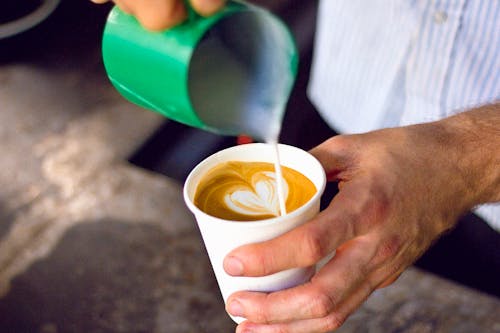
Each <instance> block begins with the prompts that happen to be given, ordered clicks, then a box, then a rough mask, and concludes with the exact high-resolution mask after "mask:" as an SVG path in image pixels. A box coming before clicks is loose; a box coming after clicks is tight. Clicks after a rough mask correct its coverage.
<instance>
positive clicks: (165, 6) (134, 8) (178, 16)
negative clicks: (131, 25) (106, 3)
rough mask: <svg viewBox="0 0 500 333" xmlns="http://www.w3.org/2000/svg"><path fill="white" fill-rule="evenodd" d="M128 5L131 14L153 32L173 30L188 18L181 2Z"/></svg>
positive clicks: (161, 0) (177, 0)
mask: <svg viewBox="0 0 500 333" xmlns="http://www.w3.org/2000/svg"><path fill="white" fill-rule="evenodd" d="M128 4H129V9H130V12H131V13H132V14H133V15H134V16H135V17H136V18H137V20H138V21H139V22H140V23H141V25H142V26H143V27H144V28H146V29H148V30H151V31H160V30H164V29H167V28H171V27H173V26H175V25H178V24H180V23H181V22H183V21H184V20H185V19H186V17H187V12H186V7H185V6H184V3H183V2H182V1H180V0H175V1H174V0H170V1H165V0H148V1H146V2H140V1H133V2H128ZM118 5H119V4H118Z"/></svg>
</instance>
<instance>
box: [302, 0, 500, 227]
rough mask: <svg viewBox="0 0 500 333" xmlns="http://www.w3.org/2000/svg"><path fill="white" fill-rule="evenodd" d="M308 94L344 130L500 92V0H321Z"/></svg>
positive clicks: (473, 102) (403, 121)
mask: <svg viewBox="0 0 500 333" xmlns="http://www.w3.org/2000/svg"><path fill="white" fill-rule="evenodd" d="M309 96H310V98H311V100H312V102H313V103H314V104H315V106H316V107H317V108H318V110H319V112H320V113H321V115H322V116H323V118H324V119H325V120H326V121H327V122H328V123H329V124H330V125H331V126H332V127H333V128H334V129H336V130H337V131H339V132H340V133H359V132H366V131H370V130H374V129H379V128H384V127H393V126H399V125H407V124H415V123H421V122H428V121H434V120H437V119H441V118H443V117H446V116H450V115H452V114H454V113H457V112H460V111H462V110H466V109H467V108H471V107H473V106H478V105H481V104H485V103H489V102H493V101H498V100H500V0H322V1H321V2H320V6H319V14H318V25H317V32H316V47H315V56H314V62H313V68H312V73H311V83H310V87H309ZM476 212H477V213H478V214H479V215H480V216H481V217H483V218H484V219H485V220H486V221H488V223H490V224H491V225H492V226H493V227H494V228H495V229H497V230H499V231H500V204H490V205H483V206H481V207H479V208H478V209H477V211H476Z"/></svg>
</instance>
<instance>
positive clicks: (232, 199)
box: [194, 161, 316, 221]
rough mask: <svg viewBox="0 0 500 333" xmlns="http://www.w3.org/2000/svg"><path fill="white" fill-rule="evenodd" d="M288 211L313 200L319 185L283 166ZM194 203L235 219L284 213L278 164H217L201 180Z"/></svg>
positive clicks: (210, 212)
mask: <svg viewBox="0 0 500 333" xmlns="http://www.w3.org/2000/svg"><path fill="white" fill-rule="evenodd" d="M282 172H283V179H284V181H283V192H284V193H283V194H284V197H285V202H286V211H287V212H292V211H294V210H295V209H297V208H299V207H300V206H302V205H304V204H305V203H306V202H307V201H309V200H310V199H311V198H312V196H313V195H314V193H316V187H315V186H314V184H313V183H312V182H311V181H310V180H309V179H308V178H307V177H305V176H304V175H303V174H301V173H300V172H298V171H296V170H293V169H291V168H288V167H284V166H282ZM194 204H195V205H196V206H197V207H198V208H200V209H201V210H202V211H204V212H205V213H207V214H209V215H212V216H216V217H220V218H223V219H226V220H234V221H253V220H263V219H268V218H273V217H276V216H279V215H280V208H279V200H278V188H277V182H276V175H275V172H274V165H273V164H272V163H266V162H240V161H231V162H225V163H222V164H219V165H217V166H216V167H214V168H213V169H211V170H210V171H208V172H207V174H206V175H204V176H203V178H202V180H201V182H200V183H199V184H198V187H197V189H196V194H195V198H194Z"/></svg>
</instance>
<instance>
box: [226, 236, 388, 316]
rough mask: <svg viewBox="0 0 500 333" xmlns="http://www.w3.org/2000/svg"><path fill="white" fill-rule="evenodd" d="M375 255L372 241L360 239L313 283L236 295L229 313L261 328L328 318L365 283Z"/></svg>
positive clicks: (325, 268)
mask: <svg viewBox="0 0 500 333" xmlns="http://www.w3.org/2000/svg"><path fill="white" fill-rule="evenodd" d="M376 252H377V251H376V248H375V245H374V242H373V241H371V240H370V239H369V238H368V237H358V238H356V239H354V240H352V241H350V242H348V243H347V244H346V245H345V246H343V247H342V248H340V249H339V250H338V251H337V253H336V255H335V256H334V257H333V259H332V260H330V262H329V263H328V264H326V265H325V266H324V267H323V268H322V269H321V271H320V272H319V273H317V275H316V276H314V277H313V279H312V280H311V282H309V283H306V284H304V285H301V286H298V287H295V288H291V289H287V290H283V291H278V292H274V293H269V294H265V293H252V292H238V293H235V294H233V295H231V296H230V297H229V299H228V302H227V311H228V312H229V313H230V314H232V315H234V316H240V317H244V318H246V319H248V320H249V321H251V322H254V323H261V324H262V323H265V324H267V323H280V322H288V321H291V320H297V319H313V318H322V317H325V316H327V315H328V314H330V313H331V312H332V311H334V310H335V309H336V307H337V306H338V305H339V304H341V303H343V302H345V300H346V298H347V297H348V296H349V295H350V294H351V292H352V291H354V290H356V289H357V288H358V287H359V286H360V285H361V284H363V283H366V280H367V278H368V276H369V275H370V270H371V269H372V261H373V259H374V258H375V256H376ZM381 281H382V278H381V280H380V281H377V284H376V285H373V286H372V287H371V289H372V290H373V289H375V287H376V286H377V285H378V284H379V282H381ZM235 310H236V311H235Z"/></svg>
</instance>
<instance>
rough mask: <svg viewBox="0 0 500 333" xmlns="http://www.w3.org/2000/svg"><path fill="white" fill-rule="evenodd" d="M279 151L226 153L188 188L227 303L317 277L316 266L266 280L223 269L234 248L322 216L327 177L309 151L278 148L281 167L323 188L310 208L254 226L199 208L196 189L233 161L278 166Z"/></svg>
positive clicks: (260, 147) (257, 146)
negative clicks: (220, 166) (238, 294)
mask: <svg viewBox="0 0 500 333" xmlns="http://www.w3.org/2000/svg"><path fill="white" fill-rule="evenodd" d="M274 149H275V148H274V146H272V145H268V144H263V143H254V144H246V145H240V146H235V147H231V148H228V149H225V150H222V151H220V152H217V153H215V154H214V155H211V156H210V157H208V158H207V159H205V160H204V161H202V162H201V163H200V164H198V166H196V167H195V168H194V169H193V171H191V173H190V174H189V176H188V178H187V180H186V182H185V185H184V200H185V202H186V204H187V206H188V207H189V209H190V210H191V212H192V213H193V214H194V216H195V217H196V221H197V223H198V227H199V229H200V232H201V235H202V237H203V241H204V243H205V247H206V250H207V252H208V256H209V258H210V262H211V264H212V267H213V270H214V273H215V277H216V278H217V282H218V284H219V288H220V291H221V293H222V297H223V298H224V302H227V299H228V297H229V296H230V295H231V294H232V293H234V292H236V291H242V290H247V291H260V292H273V291H277V290H282V289H286V288H290V287H294V286H296V285H299V284H302V283H305V282H307V281H308V280H309V279H310V278H311V276H312V275H313V274H314V272H315V267H308V268H293V269H289V270H286V271H282V272H279V273H276V274H272V275H269V276H264V277H233V276H230V275H228V274H227V273H226V272H225V271H224V268H223V261H224V258H225V257H226V255H227V254H228V253H229V252H230V251H232V250H233V249H235V248H237V247H239V246H241V245H244V244H249V243H255V242H261V241H266V240H269V239H272V238H275V237H277V236H279V235H281V234H283V233H285V232H287V231H289V230H291V229H293V228H295V227H297V226H299V225H301V224H303V223H304V222H307V221H308V220H310V219H311V218H312V217H314V216H315V215H316V214H317V213H318V212H319V207H320V198H321V195H322V193H323V190H324V188H325V183H326V177H325V172H324V169H323V167H322V166H321V164H320V163H319V162H318V160H316V159H315V158H314V157H313V156H312V155H310V154H309V153H308V152H306V151H304V150H301V149H299V148H296V147H292V146H287V145H281V144H280V145H279V146H278V149H279V154H280V159H281V165H284V166H287V167H290V168H292V169H295V170H297V171H299V172H300V173H302V174H303V175H304V176H306V177H307V178H309V179H310V180H311V181H312V182H313V183H314V185H315V186H316V189H317V192H316V194H315V195H314V196H313V197H312V198H311V199H310V200H309V201H308V202H307V203H306V204H305V205H303V206H302V207H300V208H298V209H297V210H295V211H293V212H291V213H289V214H287V215H285V216H280V217H276V218H272V219H267V220H259V221H250V222H248V221H245V222H241V221H228V220H224V219H221V218H217V217H213V216H210V215H208V214H206V213H204V212H203V211H201V210H200V209H199V208H198V207H196V206H195V205H194V203H193V200H194V195H195V191H196V187H197V185H198V183H199V182H200V180H201V179H202V177H203V176H204V175H205V174H206V172H207V171H208V170H210V169H211V168H213V167H215V166H216V165H218V164H220V163H224V162H227V161H249V162H257V161H258V162H270V163H274V160H275V150H274ZM231 318H233V320H234V321H235V322H236V323H240V322H242V321H243V320H244V318H240V317H233V316H231Z"/></svg>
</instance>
